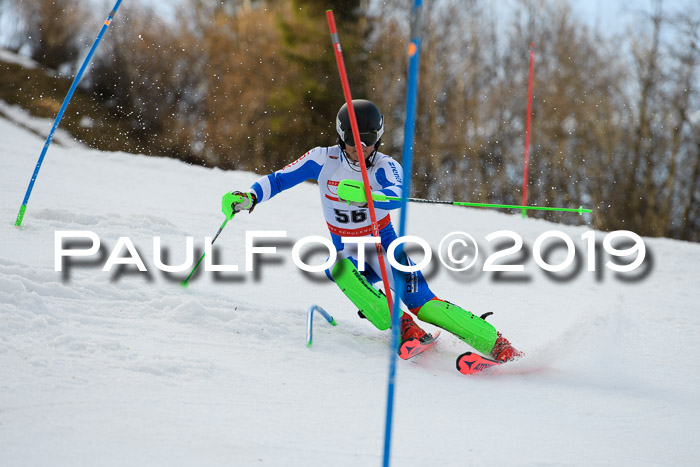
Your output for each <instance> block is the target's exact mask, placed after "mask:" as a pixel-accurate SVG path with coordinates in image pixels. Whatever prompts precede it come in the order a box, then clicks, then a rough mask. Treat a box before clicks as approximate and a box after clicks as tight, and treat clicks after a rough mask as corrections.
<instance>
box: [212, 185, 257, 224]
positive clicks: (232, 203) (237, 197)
mask: <svg viewBox="0 0 700 467" xmlns="http://www.w3.org/2000/svg"><path fill="white" fill-rule="evenodd" d="M257 203H258V199H257V198H256V197H255V193H243V192H241V191H232V192H230V193H226V194H225V195H224V196H223V198H221V212H223V213H224V215H225V216H226V219H229V220H231V219H233V216H234V215H236V214H237V213H239V212H241V211H243V210H245V211H248V212H253V209H254V208H255V205H256V204H257Z"/></svg>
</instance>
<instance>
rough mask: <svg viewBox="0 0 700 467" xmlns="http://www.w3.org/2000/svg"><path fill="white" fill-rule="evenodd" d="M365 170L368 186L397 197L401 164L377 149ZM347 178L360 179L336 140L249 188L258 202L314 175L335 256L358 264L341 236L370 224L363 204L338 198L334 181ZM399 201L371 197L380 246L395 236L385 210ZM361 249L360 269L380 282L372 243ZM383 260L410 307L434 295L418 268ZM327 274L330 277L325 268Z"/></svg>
mask: <svg viewBox="0 0 700 467" xmlns="http://www.w3.org/2000/svg"><path fill="white" fill-rule="evenodd" d="M367 175H368V178H369V182H370V187H371V189H372V191H373V192H375V193H377V192H378V193H382V194H385V195H387V196H392V197H401V192H402V186H403V181H402V179H403V168H402V167H401V165H400V164H399V163H398V162H396V161H395V160H394V159H393V158H391V157H389V156H387V155H386V154H383V153H380V152H377V154H376V156H375V158H374V164H372V165H371V166H368V167H367ZM348 179H349V180H357V181H362V173H361V171H360V168H359V165H356V163H354V162H353V161H351V160H349V159H348V158H347V156H346V155H345V153H344V152H343V150H342V149H341V148H340V146H331V147H317V148H314V149H312V150H311V151H309V152H307V153H306V154H304V155H303V156H301V157H300V158H299V159H297V160H296V161H294V162H292V163H291V164H289V165H287V166H286V167H284V168H283V169H281V170H278V171H276V172H273V173H271V174H270V175H266V176H264V177H261V178H260V179H259V180H258V181H257V182H255V183H254V184H253V186H252V187H251V191H253V192H255V195H256V197H257V200H258V203H263V202H265V201H267V200H269V199H270V198H272V197H273V196H275V195H277V194H278V193H280V192H282V191H284V190H287V189H289V188H292V187H293V186H296V185H298V184H299V183H301V182H303V181H306V180H316V181H317V182H318V188H319V195H320V196H321V206H322V207H323V215H324V217H325V219H326V223H327V225H328V230H329V231H330V233H331V239H332V241H333V244H334V245H335V247H336V249H337V250H338V256H339V258H349V259H350V260H351V261H353V263H355V265H356V266H357V265H358V263H357V258H358V245H357V244H356V243H348V244H344V243H343V241H342V240H341V237H365V236H370V235H371V234H372V225H371V221H370V217H369V210H368V209H367V208H362V207H359V206H350V205H348V204H347V203H346V202H345V201H342V200H341V199H339V198H338V185H339V184H340V182H341V181H342V180H348ZM400 205H401V203H400V202H399V201H385V202H374V207H375V212H376V216H377V223H378V225H379V236H380V237H381V243H382V246H383V247H384V249H385V250H387V249H388V248H389V245H390V244H391V242H392V241H394V240H395V239H396V237H397V236H396V232H395V231H394V227H393V225H392V223H391V217H390V215H389V211H390V210H392V209H397V208H399V207H400ZM365 250H366V252H365V261H366V269H365V271H364V272H363V273H364V275H365V276H366V277H367V279H368V280H369V281H370V282H372V283H376V282H379V281H380V280H381V278H380V277H379V275H378V272H379V271H380V267H379V260H378V258H377V256H376V254H374V250H375V248H373V247H372V246H367V247H366V248H365ZM395 254H396V259H397V261H398V262H400V263H402V264H407V263H406V262H407V261H410V259H409V258H408V257H407V256H406V255H405V253H404V252H403V248H401V247H399V248H397V249H396V253H395ZM385 261H386V258H385ZM385 264H387V271H389V270H391V271H393V274H389V280H390V282H391V288H392V289H395V285H394V282H395V281H401V282H402V283H404V284H405V287H406V288H405V293H404V303H405V304H406V306H407V307H408V308H409V309H416V308H420V307H421V306H422V305H423V304H424V303H425V302H427V301H429V300H431V299H432V298H434V297H435V294H433V293H432V292H431V291H430V289H429V288H428V284H427V283H426V282H425V279H424V278H423V274H422V273H421V272H420V271H416V272H413V273H403V272H400V271H397V270H395V269H393V268H391V269H389V268H390V266H388V262H386V263H385ZM411 264H413V263H411ZM327 274H328V275H329V277H330V274H329V273H328V272H327Z"/></svg>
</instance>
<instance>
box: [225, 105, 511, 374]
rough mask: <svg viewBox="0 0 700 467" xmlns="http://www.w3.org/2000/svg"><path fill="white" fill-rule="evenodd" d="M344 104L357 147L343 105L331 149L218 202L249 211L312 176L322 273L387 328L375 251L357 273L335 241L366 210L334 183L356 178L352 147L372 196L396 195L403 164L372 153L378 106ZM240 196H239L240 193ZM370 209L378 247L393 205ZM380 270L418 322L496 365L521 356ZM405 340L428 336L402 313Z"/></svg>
mask: <svg viewBox="0 0 700 467" xmlns="http://www.w3.org/2000/svg"><path fill="white" fill-rule="evenodd" d="M352 102H353V108H354V110H355V115H356V118H357V125H358V128H359V132H360V140H361V141H360V145H358V144H356V142H355V141H354V140H353V135H352V131H351V126H350V118H349V114H348V109H347V105H346V104H344V105H343V106H342V107H341V108H340V111H339V112H338V115H337V119H336V130H337V132H338V140H337V144H336V145H335V146H330V147H316V148H314V149H312V150H310V151H309V152H307V153H306V154H304V155H303V156H301V157H300V158H299V159H297V160H296V161H294V162H292V163H291V164H289V165H287V166H286V167H284V168H283V169H281V170H278V171H276V172H273V173H271V174H269V175H266V176H264V177H262V178H260V179H259V180H258V181H256V182H255V183H254V184H253V185H252V187H251V188H250V191H248V192H240V191H234V192H230V193H226V194H225V195H224V196H223V199H222V210H223V212H224V214H225V215H226V216H228V217H230V216H231V214H232V213H237V212H240V211H243V210H247V211H249V212H252V211H253V208H255V206H256V205H257V204H259V203H262V202H265V201H267V200H269V199H270V198H272V197H273V196H275V195H277V194H279V193H280V192H282V191H284V190H287V189H289V188H292V187H293V186H295V185H298V184H299V183H301V182H303V181H306V180H309V179H311V180H316V181H317V182H318V187H319V191H320V196H321V204H322V207H323V214H324V216H325V220H326V223H327V224H328V229H329V230H330V234H331V238H332V241H333V244H334V246H335V247H336V249H337V251H338V256H337V260H336V262H335V264H334V265H333V266H332V267H331V268H329V270H327V271H326V274H327V275H328V277H329V278H330V279H331V280H333V281H335V283H336V284H337V285H338V287H340V290H342V291H343V293H344V294H345V295H346V296H347V297H348V298H349V299H350V301H351V302H352V303H353V304H354V305H355V306H356V307H357V308H358V309H359V314H360V316H361V317H363V318H366V319H368V320H369V321H370V322H371V323H372V324H373V325H374V326H376V327H377V328H378V329H380V330H386V329H388V328H389V327H390V326H391V314H390V311H389V306H388V304H387V300H386V297H385V296H384V294H383V293H382V292H380V291H379V290H378V289H377V288H375V287H374V285H373V284H376V283H379V282H381V278H380V277H379V275H378V273H379V271H380V267H379V259H378V257H377V255H376V254H372V251H374V250H375V248H374V247H372V246H369V247H367V248H366V250H367V251H366V252H365V255H364V256H365V264H366V266H365V268H364V270H363V271H362V272H360V270H362V269H363V268H362V266H363V265H364V264H359V263H358V257H359V258H362V257H361V256H360V255H359V254H358V249H359V248H361V247H362V246H360V245H358V244H357V243H350V242H346V243H343V241H342V240H341V237H366V236H370V235H371V233H372V228H371V223H370V219H369V215H368V214H369V213H368V209H367V207H366V204H365V203H356V202H352V203H348V202H346V201H344V200H342V199H340V198H339V197H338V190H337V188H338V185H339V184H340V182H341V181H342V180H345V179H349V180H356V181H361V180H362V173H361V169H360V164H359V157H360V155H359V154H360V153H359V152H358V148H361V150H362V152H361V154H362V157H364V159H365V164H366V167H367V175H368V178H369V181H370V185H371V189H372V191H373V192H375V193H377V192H378V193H382V194H384V195H387V196H392V197H401V190H402V184H403V182H402V174H403V169H402V167H401V165H400V164H399V163H398V162H397V161H395V160H394V159H392V158H391V157H389V156H388V155H386V154H383V153H381V152H378V149H379V146H380V145H381V138H382V134H383V133H384V117H383V115H382V114H381V113H380V112H379V109H378V108H377V107H376V106H375V105H374V104H373V103H372V102H370V101H367V100H362V99H355V100H353V101H352ZM240 195H243V198H241V196H240ZM241 200H242V201H241ZM374 206H375V209H376V211H375V212H376V217H377V223H378V224H379V235H380V237H381V244H382V246H383V247H384V249H385V250H386V249H387V248H388V247H389V245H390V244H391V242H392V241H393V240H394V239H396V238H397V236H396V232H395V231H394V227H393V226H392V224H391V219H390V216H389V211H390V210H392V209H396V208H398V207H399V206H400V202H399V201H384V202H374ZM370 250H371V251H370ZM395 257H396V260H397V261H398V262H400V263H401V264H405V265H408V264H413V263H411V262H410V259H409V258H408V257H407V256H406V254H405V253H404V252H403V249H402V248H401V247H399V248H397V249H396V253H395ZM385 260H386V259H385ZM385 264H386V263H385ZM358 265H359V266H360V270H358ZM387 271H389V274H388V276H389V281H390V283H391V284H390V287H391V289H395V288H396V284H397V283H398V284H400V285H401V286H405V290H404V294H403V301H404V304H405V305H406V307H407V308H408V309H409V310H410V311H411V312H412V313H413V314H414V315H416V316H417V317H418V319H420V320H422V321H425V322H428V323H431V324H434V325H435V326H438V327H440V328H442V329H445V330H447V331H449V332H451V333H452V334H455V335H456V336H457V337H459V338H460V339H461V340H463V341H464V342H466V343H467V344H469V345H470V346H471V347H473V348H474V349H476V350H477V351H479V352H481V353H482V354H485V355H487V356H491V357H492V358H493V359H495V360H498V361H501V362H504V361H508V360H512V359H514V358H516V357H519V356H520V355H521V354H520V352H518V351H517V350H516V349H515V348H514V347H513V346H512V345H511V344H510V342H509V341H508V340H507V339H506V338H505V337H503V336H502V335H501V334H500V333H499V332H497V331H496V329H495V328H494V327H493V326H492V325H491V324H490V323H488V322H486V320H485V319H483V318H480V317H478V316H476V315H474V314H472V313H470V312H469V311H466V310H464V309H462V308H460V307H458V306H456V305H454V304H452V303H449V302H446V301H444V300H441V299H439V298H437V297H436V296H435V294H434V293H433V292H432V291H431V290H430V288H429V287H428V284H427V283H426V281H425V278H424V277H423V274H422V273H421V272H420V271H416V272H411V273H404V272H401V271H398V270H396V269H394V268H391V267H390V266H389V267H387ZM488 314H490V313H488ZM488 314H487V315H488ZM485 316H486V315H485ZM485 316H484V317H485ZM411 338H417V339H419V340H420V341H421V342H428V341H430V340H431V339H432V336H431V335H430V334H427V333H426V332H425V331H424V330H423V329H421V328H420V327H419V326H418V325H417V324H416V323H415V321H414V320H413V318H412V317H411V315H409V314H408V313H405V312H403V313H402V315H401V341H402V342H405V341H406V340H408V339H411Z"/></svg>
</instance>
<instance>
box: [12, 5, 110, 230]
mask: <svg viewBox="0 0 700 467" xmlns="http://www.w3.org/2000/svg"><path fill="white" fill-rule="evenodd" d="M121 3H122V0H117V3H116V4H115V5H114V8H112V11H111V12H110V13H109V16H108V17H107V20H106V21H105V22H104V24H103V25H102V29H100V33H99V34H98V35H97V38H96V39H95V42H94V43H93V44H92V48H90V51H89V52H88V54H87V57H85V60H84V61H83V64H82V65H81V67H80V70H79V71H78V74H77V75H75V79H73V84H71V87H70V89H69V90H68V94H66V98H65V99H64V100H63V105H61V108H60V110H59V111H58V115H57V116H56V120H55V121H54V122H53V126H52V127H51V131H49V136H48V138H46V143H44V149H42V150H41V155H40V156H39V160H38V161H37V163H36V168H35V169H34V173H33V174H32V178H31V180H30V181H29V187H28V188H27V192H26V194H25V195H24V200H23V201H22V205H21V206H20V208H19V213H18V214H17V220H15V225H16V226H17V227H20V226H21V225H22V219H24V212H25V211H26V210H27V203H28V202H29V196H31V194H32V189H33V188H34V182H36V178H37V176H39V169H41V164H42V163H43V162H44V157H45V156H46V151H48V149H49V145H50V144H51V139H52V138H53V134H54V133H55V132H56V128H58V125H59V123H61V119H62V118H63V113H64V112H65V111H66V107H68V103H69V102H70V100H71V98H72V97H73V93H74V92H75V88H77V87H78V82H79V81H80V78H82V76H83V73H84V72H85V69H86V68H87V66H88V63H90V59H91V58H92V55H93V54H94V53H95V50H96V49H97V44H99V43H100V40H102V36H104V34H105V31H107V28H108V27H109V25H110V23H111V22H112V18H113V17H114V15H116V14H117V9H118V8H119V5H120V4H121Z"/></svg>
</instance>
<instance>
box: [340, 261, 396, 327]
mask: <svg viewBox="0 0 700 467" xmlns="http://www.w3.org/2000/svg"><path fill="white" fill-rule="evenodd" d="M332 275H333V280H335V283H336V284H338V287H340V290H342V291H343V293H344V294H345V295H346V296H347V297H348V298H349V299H350V301H351V302H352V303H354V304H355V306H356V307H357V308H358V309H359V310H360V311H361V312H362V314H363V315H364V317H365V318H367V319H368V320H369V321H370V323H372V324H374V325H375V326H376V327H377V329H379V330H381V331H384V330H386V329H389V328H390V327H391V313H390V312H389V305H388V304H387V301H386V297H385V296H384V295H383V294H382V293H381V292H380V291H379V290H377V289H375V288H374V287H373V286H372V284H370V283H369V282H368V281H367V279H365V277H364V276H363V275H362V274H360V272H359V271H358V270H357V268H356V267H355V265H354V264H352V261H350V260H349V259H347V258H344V259H342V260H340V261H338V262H337V263H336V264H335V266H333V272H332Z"/></svg>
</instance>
